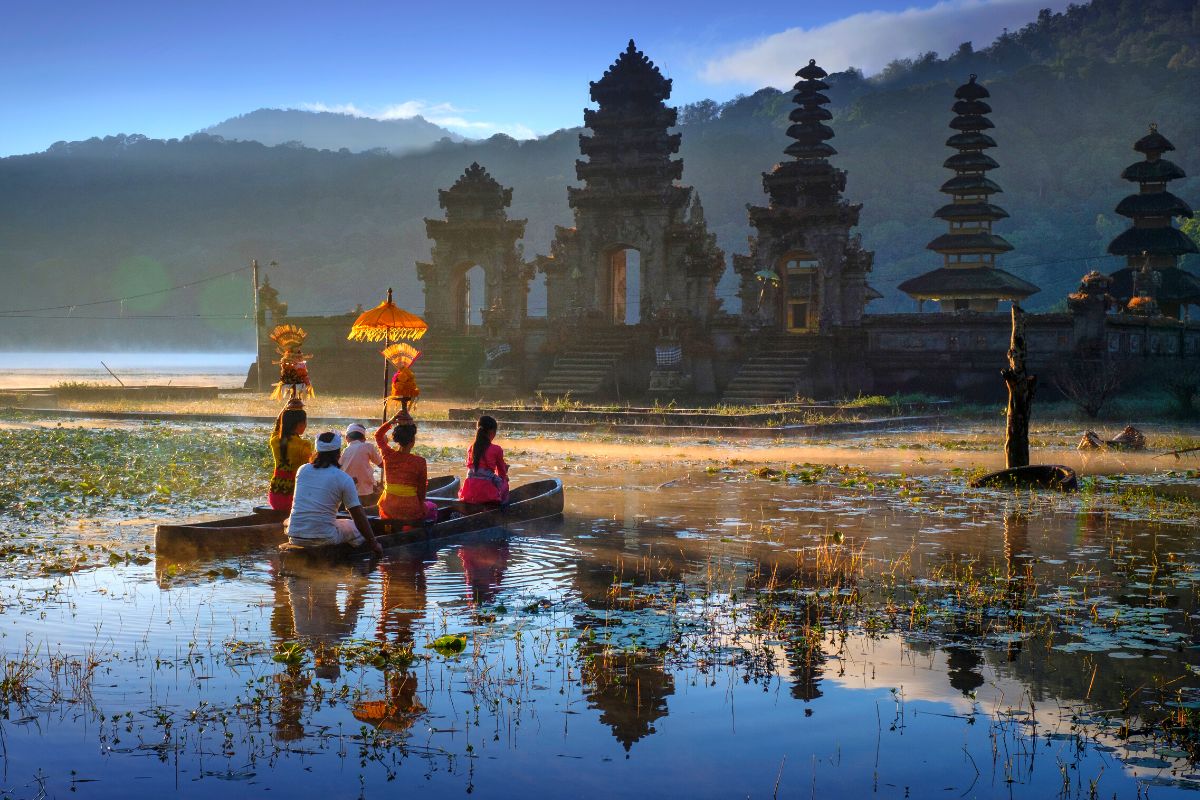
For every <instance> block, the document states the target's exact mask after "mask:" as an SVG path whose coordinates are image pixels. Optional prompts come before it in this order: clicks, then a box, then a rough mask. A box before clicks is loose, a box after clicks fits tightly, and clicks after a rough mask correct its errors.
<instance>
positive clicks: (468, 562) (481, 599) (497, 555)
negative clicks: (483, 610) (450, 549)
mask: <svg viewBox="0 0 1200 800" xmlns="http://www.w3.org/2000/svg"><path fill="white" fill-rule="evenodd" d="M458 559H459V560H460V561H461V562H462V565H463V574H464V576H465V577H466V579H467V585H468V586H470V587H471V600H472V602H474V603H475V604H476V605H479V604H483V603H489V602H491V601H492V600H493V599H494V598H495V597H496V594H497V593H498V592H499V591H500V584H501V582H502V581H503V580H504V568H505V567H507V566H508V540H507V539H505V540H502V541H499V542H477V543H474V544H464V545H462V546H461V547H459V548H458Z"/></svg>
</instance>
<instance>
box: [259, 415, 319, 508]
mask: <svg viewBox="0 0 1200 800" xmlns="http://www.w3.org/2000/svg"><path fill="white" fill-rule="evenodd" d="M306 427H308V414H306V413H305V412H304V406H303V405H302V404H300V403H299V401H295V402H293V403H288V406H287V408H285V409H284V410H283V411H281V412H279V416H278V417H277V418H276V419H275V430H274V431H273V432H272V433H271V438H270V440H269V442H270V446H271V458H272V459H273V460H274V462H275V471H274V472H273V473H272V474H271V490H270V492H269V493H268V494H267V502H268V503H269V504H270V505H271V508H273V509H275V510H276V511H291V509H292V492H293V490H294V488H295V485H296V470H297V469H299V468H300V466H301V465H303V464H306V463H308V459H309V458H310V457H311V456H312V449H313V448H312V442H310V441H309V440H308V439H305V438H304V429H305V428H306Z"/></svg>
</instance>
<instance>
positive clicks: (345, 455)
mask: <svg viewBox="0 0 1200 800" xmlns="http://www.w3.org/2000/svg"><path fill="white" fill-rule="evenodd" d="M381 466H383V456H382V455H380V453H379V448H378V447H376V446H375V443H374V442H368V441H367V429H366V428H364V427H363V426H362V425H360V424H359V423H357V422H355V423H352V424H351V425H350V426H349V427H348V428H346V449H345V450H343V451H342V472H345V473H346V474H347V475H349V476H350V477H351V478H353V479H354V485H355V486H356V487H358V499H359V500H360V501H361V502H362V504H363V505H364V506H373V505H375V504H376V503H377V502H378V501H379V498H378V497H377V496H376V494H375V467H381Z"/></svg>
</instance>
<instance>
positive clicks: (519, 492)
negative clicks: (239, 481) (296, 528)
mask: <svg viewBox="0 0 1200 800" xmlns="http://www.w3.org/2000/svg"><path fill="white" fill-rule="evenodd" d="M438 505H439V509H438V521H437V522H435V523H431V524H426V525H412V524H411V523H402V522H393V521H392V520H386V519H379V518H378V517H372V518H371V528H372V530H374V532H375V538H376V540H377V541H378V542H379V544H380V545H382V546H383V548H384V549H385V550H389V549H395V548H400V547H410V546H414V545H419V546H425V545H428V544H429V543H431V542H435V541H438V540H441V539H447V538H450V537H453V536H461V535H463V534H469V533H478V532H480V531H485V530H488V529H492V528H502V527H505V526H507V525H510V524H512V523H514V522H527V521H530V520H536V519H544V518H546V517H555V516H558V515H560V514H562V511H563V485H562V481H560V480H558V479H557V478H554V479H550V480H543V481H534V482H533V483H527V484H525V485H524V486H518V487H517V488H516V489H513V490H512V491H511V492H510V493H509V499H508V503H507V504H506V505H504V506H481V505H473V504H470V503H462V502H459V501H453V502H447V503H438ZM279 552H280V555H281V556H282V557H283V564H284V566H285V567H286V566H288V563H289V562H293V563H304V562H308V561H323V560H336V559H340V558H352V557H356V556H364V555H370V553H371V550H370V548H368V547H367V546H366V544H362V545H360V546H358V547H354V546H352V545H348V544H336V545H325V546H321V547H298V546H296V545H293V544H290V543H289V544H281V545H280V546H279Z"/></svg>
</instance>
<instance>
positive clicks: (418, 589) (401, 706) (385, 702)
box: [354, 555, 426, 731]
mask: <svg viewBox="0 0 1200 800" xmlns="http://www.w3.org/2000/svg"><path fill="white" fill-rule="evenodd" d="M380 570H381V572H382V578H383V580H382V590H383V598H382V608H381V609H380V614H379V625H378V629H377V636H378V638H379V641H380V643H381V644H382V645H383V646H384V647H398V648H400V649H402V650H403V649H405V648H411V647H412V646H413V642H414V639H415V635H414V632H413V627H414V626H415V625H417V624H419V623H420V622H421V620H422V619H423V618H424V616H425V589H426V584H425V561H424V559H422V558H421V557H418V556H410V557H408V558H405V557H404V556H403V555H398V556H397V557H396V558H392V559H389V560H387V561H385V562H383V563H381V564H380ZM384 687H385V697H384V699H381V700H361V701H359V702H358V703H355V705H354V718H355V719H357V720H360V721H362V722H366V723H368V724H370V725H374V726H375V727H376V728H379V729H380V730H390V731H402V730H407V729H408V728H411V727H412V726H413V724H414V723H415V722H416V721H417V719H419V718H420V716H421V714H423V713H424V712H425V706H424V704H422V703H421V701H420V699H419V698H418V697H417V692H418V689H419V686H418V684H417V673H416V672H414V671H412V670H409V669H389V670H388V671H387V672H386V673H385V675H384Z"/></svg>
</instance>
